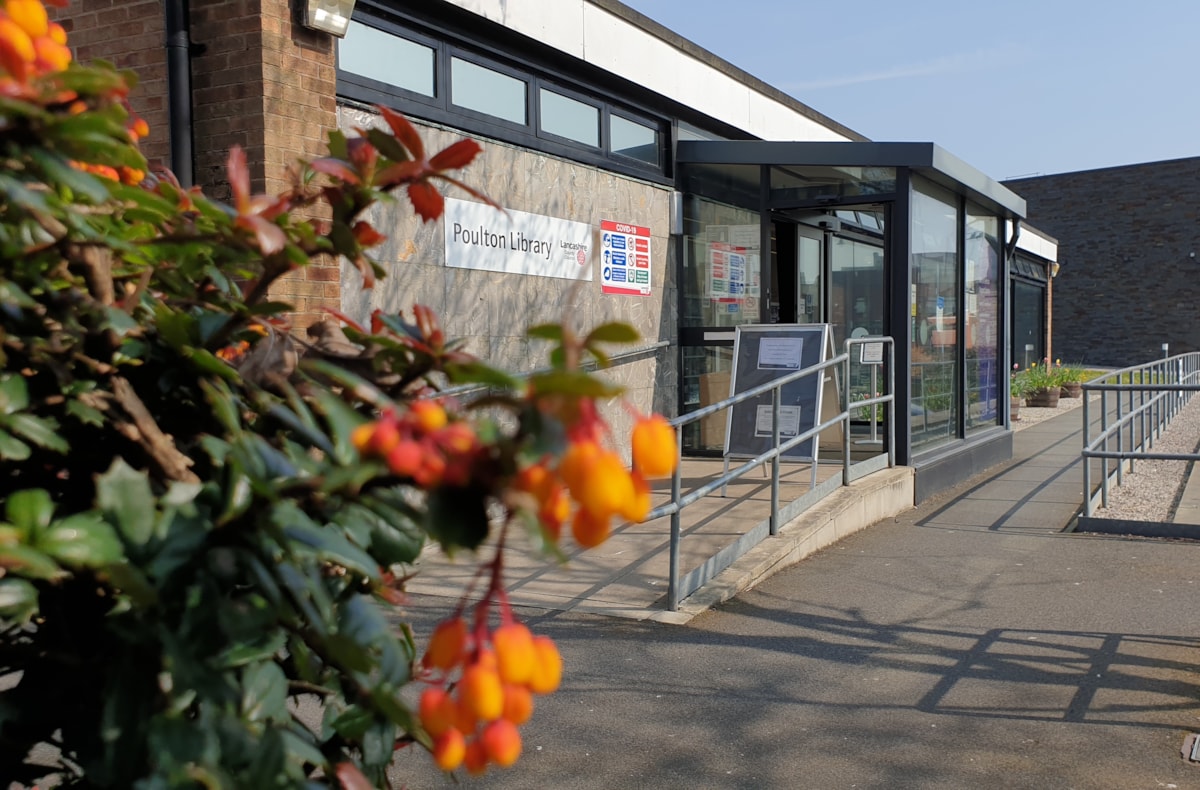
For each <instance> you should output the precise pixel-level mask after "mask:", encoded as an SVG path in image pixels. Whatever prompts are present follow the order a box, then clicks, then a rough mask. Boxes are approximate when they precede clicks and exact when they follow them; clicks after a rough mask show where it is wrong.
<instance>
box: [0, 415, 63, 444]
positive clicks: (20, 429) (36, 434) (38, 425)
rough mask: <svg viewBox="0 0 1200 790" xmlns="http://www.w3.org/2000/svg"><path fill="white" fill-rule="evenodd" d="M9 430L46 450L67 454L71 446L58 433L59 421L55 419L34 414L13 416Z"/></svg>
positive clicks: (9, 419)
mask: <svg viewBox="0 0 1200 790" xmlns="http://www.w3.org/2000/svg"><path fill="white" fill-rule="evenodd" d="M7 422H8V429H9V430H10V431H12V432H13V433H15V434H16V435H18V436H20V437H21V438H22V439H28V440H29V441H31V442H33V443H34V444H36V445H37V446H38V447H41V448H43V449H46V450H54V451H55V452H58V453H63V454H65V453H67V452H68V451H69V450H70V449H71V446H70V445H68V444H67V442H66V440H65V439H63V438H62V436H61V435H60V434H59V432H58V420H55V419H54V418H53V417H35V416H33V415H32V414H13V415H11V416H10V417H9V418H8V420H7Z"/></svg>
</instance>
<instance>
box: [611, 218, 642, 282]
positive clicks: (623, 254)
mask: <svg viewBox="0 0 1200 790" xmlns="http://www.w3.org/2000/svg"><path fill="white" fill-rule="evenodd" d="M600 290H601V291H602V292H603V293H606V294H624V295H626V296H649V295H650V229H649V228H643V227H641V226H639V225H629V224H627V223H624V222H613V221H612V220H607V219H606V220H601V221H600Z"/></svg>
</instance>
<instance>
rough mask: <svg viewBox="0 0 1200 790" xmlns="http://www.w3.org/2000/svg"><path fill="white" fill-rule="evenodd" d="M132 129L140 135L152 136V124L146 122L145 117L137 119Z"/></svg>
mask: <svg viewBox="0 0 1200 790" xmlns="http://www.w3.org/2000/svg"><path fill="white" fill-rule="evenodd" d="M130 131H132V132H133V133H134V134H136V135H137V136H138V137H149V136H150V124H148V123H146V119H145V118H138V119H137V120H136V121H134V122H133V126H132V127H130Z"/></svg>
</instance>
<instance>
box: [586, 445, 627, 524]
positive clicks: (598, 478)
mask: <svg viewBox="0 0 1200 790" xmlns="http://www.w3.org/2000/svg"><path fill="white" fill-rule="evenodd" d="M571 493H572V494H573V495H574V496H575V500H576V501H577V502H579V506H580V507H581V508H583V509H584V510H586V511H588V512H589V513H591V515H592V516H593V517H595V518H597V519H607V518H608V517H609V516H611V515H612V514H613V513H617V512H620V511H621V509H622V508H623V507H624V506H625V503H626V502H628V501H629V500H631V499H633V497H634V490H633V480H632V479H630V477H629V470H627V469H626V468H625V465H624V464H623V463H621V459H620V458H618V457H617V454H616V453H613V452H610V451H608V450H601V451H600V454H599V455H598V456H597V457H596V460H595V461H594V462H593V463H592V468H591V470H590V471H589V473H588V475H587V477H586V478H585V479H584V481H583V483H582V485H581V486H580V489H579V491H578V492H576V491H574V490H572V492H571Z"/></svg>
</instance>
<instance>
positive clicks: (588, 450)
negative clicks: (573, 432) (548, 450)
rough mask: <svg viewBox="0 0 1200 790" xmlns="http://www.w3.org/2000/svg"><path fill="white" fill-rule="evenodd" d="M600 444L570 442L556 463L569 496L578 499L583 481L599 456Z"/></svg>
mask: <svg viewBox="0 0 1200 790" xmlns="http://www.w3.org/2000/svg"><path fill="white" fill-rule="evenodd" d="M601 452H602V451H601V449H600V445H598V444H596V443H595V442H572V443H571V444H570V446H568V447H567V451H566V452H565V453H563V457H562V460H561V461H559V464H558V475H559V477H561V478H562V481H563V482H564V483H566V484H567V488H568V489H569V490H570V492H571V496H573V497H575V499H579V495H580V492H581V491H582V490H583V486H584V483H585V481H586V480H587V478H588V475H589V474H590V473H591V470H592V467H593V466H595V465H596V459H597V458H599V457H600V453H601Z"/></svg>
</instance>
